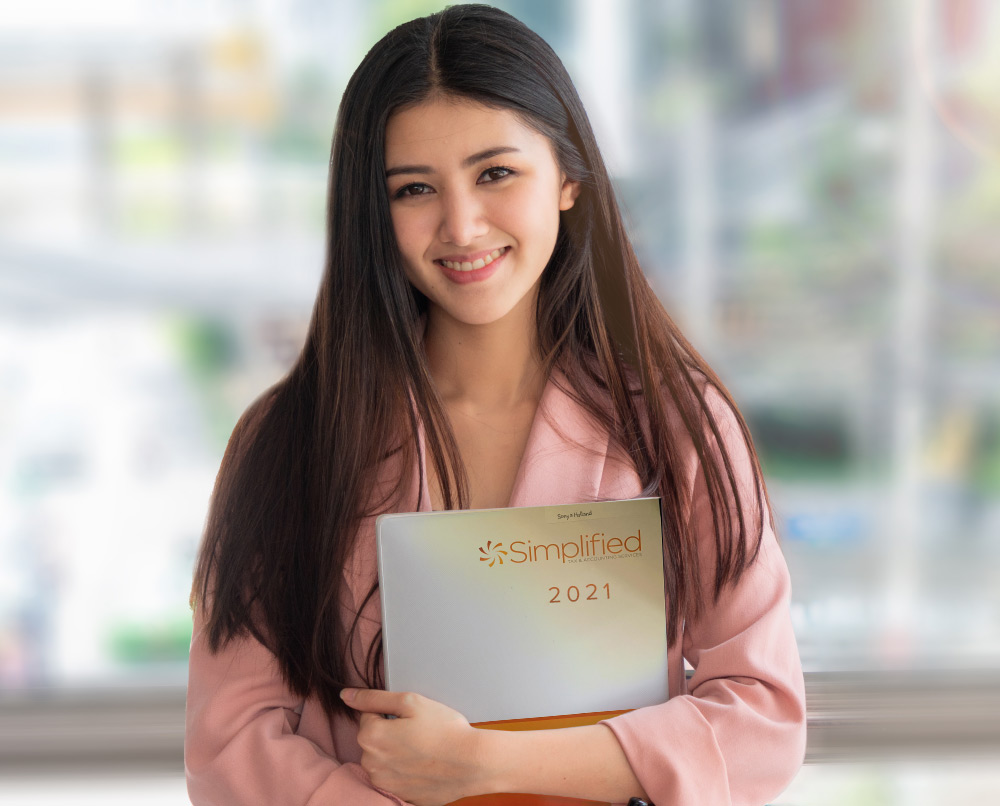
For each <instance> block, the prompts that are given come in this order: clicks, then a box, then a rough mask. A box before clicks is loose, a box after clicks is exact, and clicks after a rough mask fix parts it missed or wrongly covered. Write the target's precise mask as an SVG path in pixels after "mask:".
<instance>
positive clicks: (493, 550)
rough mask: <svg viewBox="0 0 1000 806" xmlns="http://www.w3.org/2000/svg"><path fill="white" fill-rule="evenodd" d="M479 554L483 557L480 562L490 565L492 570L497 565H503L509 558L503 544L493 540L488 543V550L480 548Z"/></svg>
mask: <svg viewBox="0 0 1000 806" xmlns="http://www.w3.org/2000/svg"><path fill="white" fill-rule="evenodd" d="M479 553H480V554H482V555H483V556H482V557H480V558H479V562H481V563H489V564H490V568H492V567H493V566H494V565H496V564H497V563H500V565H503V558H504V557H506V556H507V552H506V551H504V549H503V543H494V542H493V541H491V540H487V541H486V548H483V547H482V546H480V547H479Z"/></svg>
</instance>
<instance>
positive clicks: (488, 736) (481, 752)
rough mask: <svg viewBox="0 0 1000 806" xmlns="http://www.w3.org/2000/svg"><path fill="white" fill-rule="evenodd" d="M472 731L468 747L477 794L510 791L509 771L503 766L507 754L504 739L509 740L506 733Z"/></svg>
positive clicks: (498, 731)
mask: <svg viewBox="0 0 1000 806" xmlns="http://www.w3.org/2000/svg"><path fill="white" fill-rule="evenodd" d="M472 730H473V738H472V740H471V742H470V746H471V747H472V758H473V759H474V764H475V769H476V781H475V784H476V792H477V794H481V795H492V794H496V793H498V792H509V791H511V789H510V786H511V781H510V776H509V774H508V773H509V771H508V770H507V769H506V765H505V761H506V758H507V753H506V751H505V743H504V739H507V738H509V737H508V736H507V731H503V730H490V729H487V728H473V729H472Z"/></svg>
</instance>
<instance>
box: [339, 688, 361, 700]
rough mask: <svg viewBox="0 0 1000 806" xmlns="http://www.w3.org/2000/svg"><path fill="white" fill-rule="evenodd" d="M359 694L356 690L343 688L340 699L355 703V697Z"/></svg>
mask: <svg viewBox="0 0 1000 806" xmlns="http://www.w3.org/2000/svg"><path fill="white" fill-rule="evenodd" d="M357 693H358V690H357V689H356V688H342V689H341V690H340V699H342V700H343V701H344V702H353V701H354V695H355V694H357Z"/></svg>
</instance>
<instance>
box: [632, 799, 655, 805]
mask: <svg viewBox="0 0 1000 806" xmlns="http://www.w3.org/2000/svg"><path fill="white" fill-rule="evenodd" d="M628 806H653V804H652V803H650V802H649V801H648V800H643V799H642V798H629V801H628Z"/></svg>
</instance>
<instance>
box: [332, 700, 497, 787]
mask: <svg viewBox="0 0 1000 806" xmlns="http://www.w3.org/2000/svg"><path fill="white" fill-rule="evenodd" d="M341 697H342V698H343V700H344V702H345V703H347V704H348V705H349V706H350V707H351V708H354V709H355V710H357V711H360V712H361V724H360V727H359V729H358V744H359V745H361V751H362V754H361V766H362V767H363V768H364V770H365V772H367V773H368V775H369V776H370V777H371V779H372V783H373V784H375V786H377V787H379V789H384V790H386V791H387V792H391V793H392V794H394V795H396V796H397V797H399V798H402V799H403V800H405V801H409V802H410V803H413V804H416V806H440V804H444V803H450V802H451V801H453V800H458V799H459V798H462V797H466V796H468V795H479V794H483V793H485V792H486V791H487V790H486V789H485V784H484V781H483V778H482V776H483V772H484V769H483V767H484V765H483V761H484V758H483V757H484V753H483V752H482V751H481V750H480V747H481V744H482V743H481V741H480V738H481V732H480V731H478V730H476V729H475V728H473V727H472V726H470V725H469V722H468V720H467V719H466V718H465V717H464V716H462V715H461V714H460V713H458V711H455V710H453V709H451V708H449V707H448V706H447V705H442V704H441V703H439V702H435V701H434V700H429V699H427V698H426V697H421V696H420V695H419V694H412V693H401V692H394V691H379V690H376V689H344V690H343V692H341ZM383 714H391V715H393V716H396V717H397V718H396V719H385V718H383V716H382V715H383Z"/></svg>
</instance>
